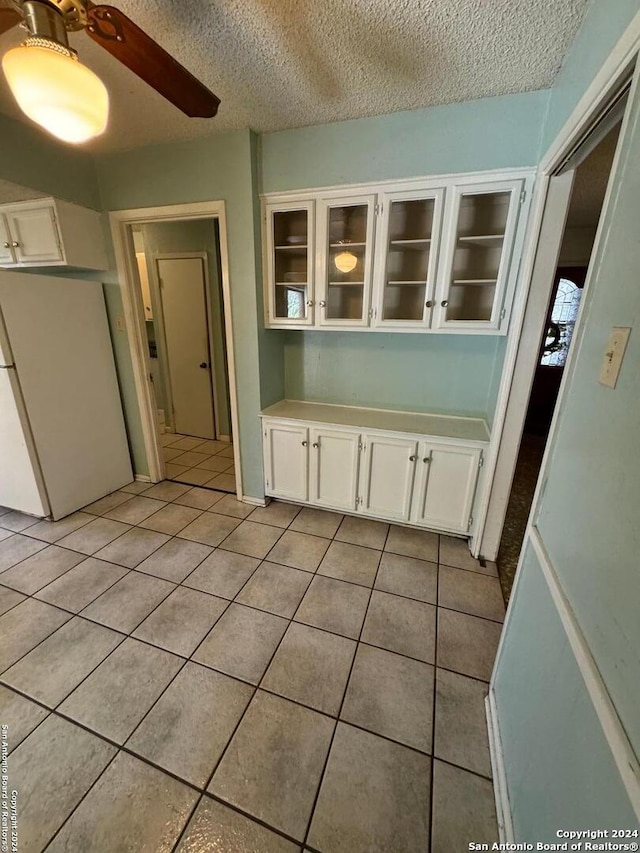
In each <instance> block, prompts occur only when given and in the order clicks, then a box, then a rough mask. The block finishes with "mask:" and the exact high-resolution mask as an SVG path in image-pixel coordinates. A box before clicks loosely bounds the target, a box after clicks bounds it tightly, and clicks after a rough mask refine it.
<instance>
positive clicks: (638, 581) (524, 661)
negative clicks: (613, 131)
mask: <svg viewBox="0 0 640 853" xmlns="http://www.w3.org/2000/svg"><path fill="white" fill-rule="evenodd" d="M603 5H604V4H603ZM610 8H611V7H609V9H610ZM619 8H620V10H621V11H626V12H629V4H626V3H621V4H619ZM636 8H637V4H636ZM602 14H603V9H602V6H601V5H600V4H592V6H591V11H590V13H589V17H588V18H587V20H586V22H585V28H586V31H587V32H590V33H591V34H592V37H593V38H595V35H594V32H593V27H594V26H596V25H599V23H600V22H601V21H602ZM619 23H620V22H619ZM610 38H611V25H609V26H604V24H603V27H602V39H603V40H604V44H605V45H606V44H608V43H609V41H610ZM575 50H576V55H575V56H574V55H573V54H572V55H571V56H570V57H569V60H568V62H567V65H566V68H572V67H574V66H575V63H576V62H577V61H578V59H580V57H582V55H583V51H584V39H581V38H579V39H578V41H577V43H576V49H575ZM636 76H637V75H636ZM619 145H620V148H619V157H620V160H619V164H618V169H617V172H616V174H615V176H614V178H613V183H612V187H611V199H610V203H609V205H608V207H607V209H606V211H605V212H604V214H603V216H604V218H603V221H602V222H601V234H602V236H601V239H600V241H599V245H598V247H597V248H596V253H595V255H594V257H593V258H592V260H591V268H592V275H591V281H590V283H589V286H588V289H587V291H586V292H585V295H584V297H583V307H582V311H583V314H582V326H581V329H580V330H579V332H578V335H577V338H576V344H575V351H574V354H573V359H574V360H573V362H572V365H571V367H570V368H569V370H570V373H569V374H568V375H567V379H566V381H567V393H566V395H565V397H564V399H563V401H562V408H561V409H560V413H559V418H558V431H557V434H556V436H555V439H554V441H553V444H552V445H551V448H550V451H549V464H548V469H547V473H546V479H545V481H544V483H545V484H544V487H543V491H542V495H541V499H540V503H539V506H538V510H537V513H536V516H535V518H534V521H535V524H536V527H537V530H538V533H539V536H540V538H541V540H542V545H543V547H544V549H545V551H546V553H547V554H548V556H549V561H550V563H551V565H552V566H553V568H554V571H555V573H556V575H557V578H558V581H559V584H560V586H561V589H562V591H563V593H564V595H565V596H566V598H567V599H568V602H569V606H570V608H571V611H572V613H573V614H574V616H575V620H576V621H577V623H578V626H579V629H580V631H581V633H582V635H583V637H584V640H585V643H586V645H587V647H588V650H589V653H590V655H591V657H592V659H593V660H594V662H595V666H596V667H597V670H598V672H599V675H600V677H601V679H602V681H603V682H604V685H605V687H606V689H607V692H608V694H609V697H610V699H611V702H612V704H613V706H614V708H615V711H616V714H617V717H618V719H619V721H620V725H621V727H622V728H623V729H624V731H625V732H626V736H627V738H628V739H629V741H630V743H631V746H632V748H633V750H634V751H635V754H636V755H640V714H639V713H638V708H639V707H640V655H639V650H640V619H639V618H638V604H639V602H640V572H639V565H640V562H639V557H638V555H639V554H640V523H639V510H640V453H639V452H638V425H639V424H640V394H639V393H638V376H640V339H639V337H638V333H639V331H640V330H639V329H638V328H636V327H637V326H638V324H639V323H640V287H639V286H638V273H637V270H638V268H639V266H640V241H639V240H638V224H637V223H638V218H639V216H640V90H637V89H636V91H635V93H634V95H633V99H632V101H631V103H630V105H629V107H628V113H627V118H626V127H625V128H624V130H623V133H622V136H621V142H620V143H619ZM613 326H629V327H632V332H631V336H630V339H629V345H628V347H627V352H626V355H625V358H624V362H623V365H622V369H621V372H620V376H619V379H618V384H617V387H616V388H615V389H611V388H607V387H605V386H603V385H600V384H599V383H598V375H599V372H600V368H601V364H602V361H603V358H604V355H605V352H606V347H607V340H608V337H609V334H610V332H611V328H612V327H613ZM520 571H521V577H520V579H519V585H518V586H517V588H516V592H515V594H514V596H513V600H512V604H511V608H510V613H509V617H508V621H507V627H506V637H505V645H504V648H505V652H504V655H503V657H502V658H501V659H500V661H499V663H498V666H497V670H496V682H495V684H496V701H497V706H498V712H499V713H498V717H499V724H500V730H501V733H502V738H503V747H504V754H505V765H506V776H507V785H508V790H509V797H510V800H511V808H512V813H513V817H514V822H515V826H516V833H517V838H516V840H519V841H521V840H536V841H537V840H541V839H544V837H545V835H547V836H549V833H550V832H551V830H552V829H553V827H554V826H556V827H558V826H561V825H562V826H571V827H572V828H575V829H589V828H606V827H611V826H612V825H616V826H617V825H619V826H629V827H630V828H633V827H635V826H636V825H637V817H636V818H635V819H634V817H633V815H632V814H631V811H630V807H629V803H628V799H627V795H626V794H625V792H624V790H623V789H622V783H621V778H620V776H619V774H618V773H617V772H616V771H615V768H613V767H612V758H611V752H610V749H609V747H608V745H607V744H606V743H605V741H604V737H603V730H602V728H601V727H600V726H599V724H598V723H597V722H595V721H594V714H595V712H594V709H593V707H592V705H591V703H590V699H589V697H588V695H587V693H586V690H585V686H584V683H583V680H582V676H580V675H579V673H578V672H577V671H576V663H575V660H573V657H572V654H571V652H570V650H569V649H568V648H567V639H566V635H565V633H564V628H563V627H562V625H560V624H558V614H557V611H556V609H555V606H554V604H553V602H552V600H551V598H550V597H549V594H548V592H547V591H546V590H544V583H545V581H544V579H543V577H542V576H541V575H540V568H539V566H537V563H536V561H535V559H533V558H532V556H531V555H528V556H527V559H526V560H525V561H524V564H523V567H522V569H521V570H520ZM540 588H542V589H540ZM554 623H555V627H554V626H553V625H554ZM528 706H533V707H528Z"/></svg>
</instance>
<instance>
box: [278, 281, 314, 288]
mask: <svg viewBox="0 0 640 853" xmlns="http://www.w3.org/2000/svg"><path fill="white" fill-rule="evenodd" d="M306 286H307V282H306V281H276V287H306Z"/></svg>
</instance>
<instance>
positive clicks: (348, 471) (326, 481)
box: [309, 428, 360, 512]
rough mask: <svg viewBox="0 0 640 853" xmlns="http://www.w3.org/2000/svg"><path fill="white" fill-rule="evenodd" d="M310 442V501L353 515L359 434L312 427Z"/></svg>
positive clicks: (356, 490) (356, 491) (355, 497)
mask: <svg viewBox="0 0 640 853" xmlns="http://www.w3.org/2000/svg"><path fill="white" fill-rule="evenodd" d="M309 439H310V442H311V450H310V454H311V456H310V461H311V490H310V496H309V500H310V502H311V503H313V504H317V505H318V506H326V507H328V508H330V509H344V510H347V511H349V512H354V511H355V509H356V500H357V497H358V462H359V456H360V434H359V433H353V432H339V431H337V430H328V429H313V428H312V429H311V432H310V436H309Z"/></svg>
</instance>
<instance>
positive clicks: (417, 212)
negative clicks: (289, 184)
mask: <svg viewBox="0 0 640 853" xmlns="http://www.w3.org/2000/svg"><path fill="white" fill-rule="evenodd" d="M532 184H533V175H532V174H531V173H530V172H525V171H520V172H518V173H511V174H510V176H509V177H508V178H501V179H500V180H496V179H495V175H468V176H465V175H458V176H455V175H454V176H448V177H446V178H441V179H436V178H433V179H423V180H412V181H399V182H396V183H387V184H384V185H378V186H370V185H366V186H363V187H360V188H358V187H352V188H350V189H352V190H354V193H353V194H352V193H351V192H349V191H348V189H349V188H345V190H344V191H342V190H341V191H337V190H335V189H334V190H331V191H329V190H327V191H322V190H318V191H310V192H309V193H305V194H303V193H296V194H294V195H292V196H267V197H266V198H265V206H264V222H265V317H266V323H267V325H268V326H271V327H273V328H298V329H304V328H305V327H308V328H315V329H323V328H324V329H334V330H338V329H353V330H357V331H369V330H372V331H377V332H384V331H390V332H438V333H443V332H448V333H454V334H494V335H495V334H506V332H507V329H508V324H509V314H510V310H511V304H512V302H513V297H514V293H515V288H516V280H517V276H518V271H519V267H520V256H521V254H522V248H523V243H524V232H525V228H526V222H527V212H528V207H529V197H530V195H531V187H532ZM358 189H361V190H362V194H356V192H355V191H356V190H358Z"/></svg>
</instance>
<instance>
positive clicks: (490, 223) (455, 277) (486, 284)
mask: <svg viewBox="0 0 640 853" xmlns="http://www.w3.org/2000/svg"><path fill="white" fill-rule="evenodd" d="M521 189H522V181H508V182H502V183H501V184H493V185H492V186H490V187H488V186H485V187H483V188H479V187H469V188H464V187H456V190H455V193H454V200H453V215H452V227H451V231H450V233H449V234H448V235H447V241H448V257H447V258H446V261H445V263H444V264H443V266H444V267H445V277H444V278H443V280H442V282H441V284H442V288H441V292H440V294H439V297H440V299H439V304H438V309H437V310H438V325H439V327H441V328H442V327H446V326H458V327H464V326H468V327H470V328H489V329H495V328H498V326H499V325H500V321H501V319H502V318H501V316H500V315H501V310H502V304H503V300H504V292H505V287H506V284H507V278H508V275H509V262H510V259H511V251H512V248H513V240H514V237H515V230H516V223H517V218H518V209H519V202H520V192H521Z"/></svg>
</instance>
